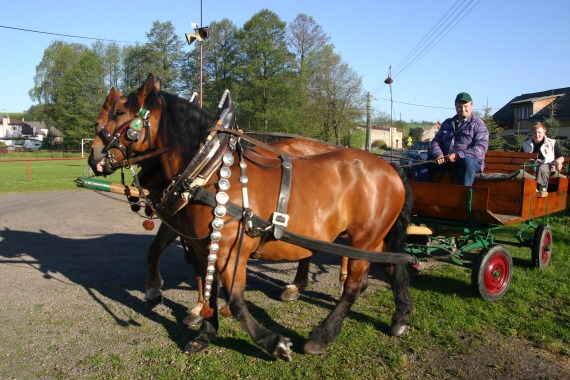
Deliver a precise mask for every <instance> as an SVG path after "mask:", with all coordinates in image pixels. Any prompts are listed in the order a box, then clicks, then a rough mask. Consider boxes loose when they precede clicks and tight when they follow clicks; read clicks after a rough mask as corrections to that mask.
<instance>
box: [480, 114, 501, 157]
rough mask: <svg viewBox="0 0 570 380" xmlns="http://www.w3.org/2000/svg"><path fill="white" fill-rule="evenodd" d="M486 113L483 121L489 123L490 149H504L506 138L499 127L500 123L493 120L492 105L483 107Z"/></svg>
mask: <svg viewBox="0 0 570 380" xmlns="http://www.w3.org/2000/svg"><path fill="white" fill-rule="evenodd" d="M483 109H484V111H485V113H484V115H483V121H484V122H485V125H487V130H488V131H489V150H503V149H504V147H505V140H504V139H503V138H502V137H501V131H502V130H503V129H502V128H501V127H499V124H497V122H496V121H495V120H493V116H492V115H491V107H488V106H487V107H484V108H483Z"/></svg>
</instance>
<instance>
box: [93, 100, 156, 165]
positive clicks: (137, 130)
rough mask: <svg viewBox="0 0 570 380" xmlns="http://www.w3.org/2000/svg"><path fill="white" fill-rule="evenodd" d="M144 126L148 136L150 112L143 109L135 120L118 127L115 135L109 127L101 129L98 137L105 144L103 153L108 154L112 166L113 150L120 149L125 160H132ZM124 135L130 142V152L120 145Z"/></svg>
mask: <svg viewBox="0 0 570 380" xmlns="http://www.w3.org/2000/svg"><path fill="white" fill-rule="evenodd" d="M143 126H144V127H145V128H146V129H147V135H148V132H149V131H148V129H149V127H150V111H149V110H147V109H145V108H141V109H140V111H139V112H138V114H137V116H136V117H135V118H134V119H131V120H129V121H127V122H125V123H123V124H122V125H121V126H120V127H118V128H117V129H116V130H115V133H114V134H111V132H109V130H108V129H107V125H106V124H103V128H101V130H100V131H99V133H98V134H97V135H98V136H99V138H100V139H101V140H102V141H103V142H104V143H105V148H104V149H103V152H106V153H107V157H108V159H109V161H110V162H111V164H112V165H113V164H114V163H115V158H114V155H113V154H112V153H111V152H110V150H111V149H113V148H115V149H118V150H119V151H121V153H122V154H123V156H124V157H125V158H130V156H131V155H132V144H133V143H134V142H136V141H138V140H139V139H140V138H141V137H142V127H143ZM125 131H126V132H125ZM123 133H125V134H126V136H127V138H128V139H129V140H130V142H129V146H128V152H127V149H125V147H124V146H123V145H121V143H120V137H121V135H122V134H123ZM149 141H150V140H149Z"/></svg>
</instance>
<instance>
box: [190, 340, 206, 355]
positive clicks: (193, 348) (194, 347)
mask: <svg viewBox="0 0 570 380" xmlns="http://www.w3.org/2000/svg"><path fill="white" fill-rule="evenodd" d="M206 348H208V345H204V344H202V343H198V342H196V341H195V340H191V341H190V342H188V344H187V345H186V347H184V352H185V353H187V354H188V355H194V354H197V353H198V352H200V351H204V350H205V349H206Z"/></svg>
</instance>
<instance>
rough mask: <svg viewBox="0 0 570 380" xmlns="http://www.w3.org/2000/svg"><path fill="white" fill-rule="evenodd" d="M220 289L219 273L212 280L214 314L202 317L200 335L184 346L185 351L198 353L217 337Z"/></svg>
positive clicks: (211, 302) (210, 304)
mask: <svg viewBox="0 0 570 380" xmlns="http://www.w3.org/2000/svg"><path fill="white" fill-rule="evenodd" d="M202 267H204V268H205V263H203V264H200V268H202ZM198 273H206V270H205V269H204V271H203V272H202V271H200V272H198ZM219 291H220V282H219V278H218V275H217V274H214V280H213V281H212V290H211V292H210V293H211V295H210V299H209V306H210V307H211V308H212V312H213V314H212V316H209V317H207V318H203V319H202V323H201V325H200V328H199V329H198V335H196V337H195V338H194V339H192V340H190V341H189V342H188V344H186V347H184V352H186V353H187V354H189V355H192V354H196V353H198V352H200V351H203V350H204V349H206V348H207V347H208V346H209V345H210V341H211V340H212V339H215V338H217V336H218V329H219V321H218V295H219Z"/></svg>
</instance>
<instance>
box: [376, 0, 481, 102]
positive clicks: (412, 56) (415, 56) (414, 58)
mask: <svg viewBox="0 0 570 380" xmlns="http://www.w3.org/2000/svg"><path fill="white" fill-rule="evenodd" d="M460 1H461V4H459V5H458V3H459V2H460ZM466 1H467V0H457V1H456V2H455V3H454V4H453V5H452V6H451V8H450V9H449V10H448V11H447V12H446V13H445V14H444V15H443V16H442V17H441V18H440V20H439V21H438V22H437V23H436V24H435V25H434V27H432V28H431V29H430V31H429V32H428V33H427V34H426V35H425V36H424V37H423V38H422V40H421V41H420V42H419V43H418V44H417V45H416V46H415V47H414V48H413V49H412V51H411V52H410V53H408V54H407V55H406V56H405V57H404V59H402V60H401V61H400V63H399V64H398V65H397V66H396V69H395V71H396V74H395V75H394V78H396V77H398V76H401V75H403V74H404V73H405V72H406V71H407V70H408V69H409V68H411V67H412V66H413V65H414V64H415V63H417V62H418V61H419V60H420V59H421V58H423V57H424V56H425V54H427V53H428V52H429V51H430V50H431V49H433V48H434V47H435V46H436V45H437V44H438V43H439V42H440V41H441V40H442V39H443V37H445V36H446V35H447V34H448V33H449V32H450V31H451V30H453V28H455V27H456V26H457V24H458V23H459V21H461V20H462V19H463V18H464V17H465V16H467V14H469V13H470V12H471V11H472V10H473V8H475V6H477V4H479V3H480V2H481V0H478V1H477V2H476V3H475V4H474V5H473V6H471V5H472V3H473V0H471V1H470V2H469V3H468V4H466V5H465V6H463V7H462V8H461V6H462V5H463V4H465V2H466ZM456 6H457V8H456ZM470 6H471V8H470V9H468V8H469V7H470ZM459 8H461V10H459ZM458 10H459V13H457V11H458ZM450 12H451V13H450ZM452 16H454V17H455V21H454V22H452V23H447V21H448V20H449V19H450V18H451V17H452ZM444 24H445V27H444V29H443V30H441V31H440V32H439V33H437V35H435V36H434V33H435V32H436V31H438V30H439V29H440V28H441V27H442V25H444ZM444 32H445V34H443V36H441V35H442V33H444ZM440 36H441V37H440ZM438 37H439V39H437V38H438ZM436 39H437V40H436ZM428 41H429V42H428ZM434 42H435V43H434ZM430 46H431V47H430ZM422 47H423V48H422ZM420 48H421V50H420V51H419V52H418V49H420ZM426 49H427V50H426ZM406 61H408V62H407V64H406V65H404V67H403V68H400V67H401V66H400V65H403V64H404V62H406ZM385 86H386V85H385V84H384V83H379V84H378V85H376V86H374V87H373V89H372V90H371V92H372V93H378V92H380V91H381V90H382V89H384V87H385Z"/></svg>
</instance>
